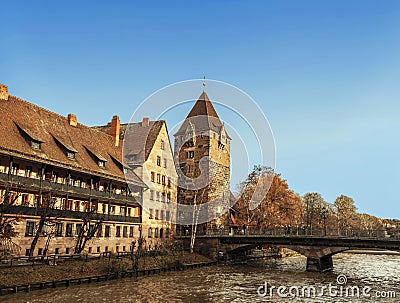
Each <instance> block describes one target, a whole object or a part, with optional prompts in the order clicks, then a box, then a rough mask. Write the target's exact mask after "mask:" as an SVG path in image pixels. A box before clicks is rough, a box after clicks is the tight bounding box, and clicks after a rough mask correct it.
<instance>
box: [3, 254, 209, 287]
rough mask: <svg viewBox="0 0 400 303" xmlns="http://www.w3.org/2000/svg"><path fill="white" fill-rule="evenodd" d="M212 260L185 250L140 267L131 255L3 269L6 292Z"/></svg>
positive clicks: (140, 262) (151, 259)
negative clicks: (32, 286)
mask: <svg viewBox="0 0 400 303" xmlns="http://www.w3.org/2000/svg"><path fill="white" fill-rule="evenodd" d="M211 263H213V262H212V260H210V259H208V258H207V257H205V256H202V255H199V254H191V253H188V252H181V253H179V254H175V255H173V254H169V255H163V256H146V257H142V258H139V260H138V264H137V265H138V266H137V268H136V265H135V264H134V262H133V261H132V260H131V259H130V258H129V257H121V258H116V257H111V258H101V259H94V260H91V259H89V260H76V261H65V262H58V263H57V264H56V265H36V266H28V267H25V266H24V267H12V268H3V269H1V270H0V273H1V274H0V289H2V294H6V293H10V292H16V291H18V289H19V290H21V289H24V290H25V291H29V290H31V285H34V286H35V288H39V289H40V288H47V287H57V286H69V285H71V284H74V283H75V284H81V283H85V282H86V283H90V282H95V281H104V280H108V279H115V278H119V277H123V276H140V275H149V274H156V273H160V272H165V271H169V270H184V269H188V268H191V267H196V266H197V265H198V266H200V265H201V264H211Z"/></svg>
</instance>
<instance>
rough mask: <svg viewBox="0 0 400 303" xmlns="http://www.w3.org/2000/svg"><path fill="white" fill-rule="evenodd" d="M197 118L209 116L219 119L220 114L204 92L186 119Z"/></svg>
mask: <svg viewBox="0 0 400 303" xmlns="http://www.w3.org/2000/svg"><path fill="white" fill-rule="evenodd" d="M196 116H209V117H215V118H218V119H219V117H218V114H217V112H216V111H215V108H214V106H213V105H212V103H211V101H210V99H209V98H208V95H207V93H206V92H205V91H203V92H202V94H201V95H200V97H199V99H198V100H197V101H196V103H195V104H194V106H193V107H192V109H191V111H190V112H189V114H188V115H187V117H186V118H191V117H196Z"/></svg>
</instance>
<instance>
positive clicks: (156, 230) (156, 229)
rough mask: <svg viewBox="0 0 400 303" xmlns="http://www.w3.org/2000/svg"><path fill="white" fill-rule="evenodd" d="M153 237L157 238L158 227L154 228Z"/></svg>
mask: <svg viewBox="0 0 400 303" xmlns="http://www.w3.org/2000/svg"><path fill="white" fill-rule="evenodd" d="M154 238H158V228H155V229H154Z"/></svg>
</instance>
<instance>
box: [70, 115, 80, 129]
mask: <svg viewBox="0 0 400 303" xmlns="http://www.w3.org/2000/svg"><path fill="white" fill-rule="evenodd" d="M68 123H69V125H71V126H74V127H76V126H77V125H78V120H77V119H76V116H75V115H74V114H68Z"/></svg>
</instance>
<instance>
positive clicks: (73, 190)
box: [0, 173, 142, 204]
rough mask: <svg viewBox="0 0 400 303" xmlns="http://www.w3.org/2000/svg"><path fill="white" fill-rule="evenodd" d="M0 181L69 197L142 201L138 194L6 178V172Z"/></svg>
mask: <svg viewBox="0 0 400 303" xmlns="http://www.w3.org/2000/svg"><path fill="white" fill-rule="evenodd" d="M0 182H1V183H4V184H7V183H9V184H10V185H13V186H21V189H25V190H36V191H38V190H40V189H42V191H44V192H46V191H51V192H52V193H58V194H64V195H65V194H68V195H69V196H70V197H71V198H72V197H77V198H84V199H89V197H90V198H92V199H98V200H102V201H110V202H118V203H124V204H125V203H129V204H132V203H139V204H141V203H142V197H140V196H134V197H133V196H126V195H124V194H115V193H110V192H105V191H100V190H94V189H87V188H83V187H75V186H72V185H67V184H61V183H55V182H50V181H44V180H42V181H41V180H39V179H34V178H28V177H23V176H15V175H10V180H8V174H5V173H0Z"/></svg>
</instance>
